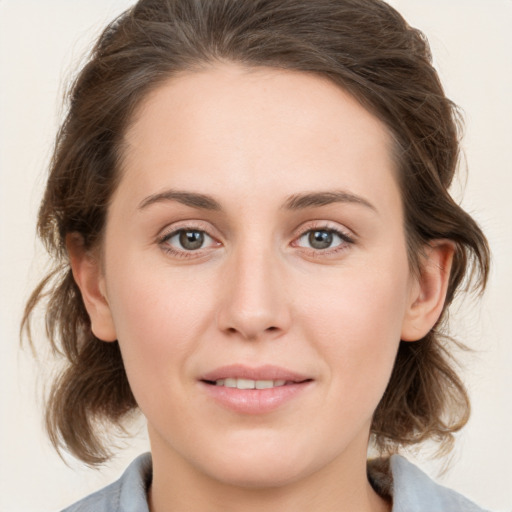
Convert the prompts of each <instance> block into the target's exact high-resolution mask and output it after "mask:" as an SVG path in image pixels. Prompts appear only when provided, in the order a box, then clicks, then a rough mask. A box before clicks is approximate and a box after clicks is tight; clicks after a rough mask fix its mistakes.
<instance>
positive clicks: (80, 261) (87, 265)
mask: <svg viewBox="0 0 512 512" xmlns="http://www.w3.org/2000/svg"><path fill="white" fill-rule="evenodd" d="M66 248H67V251H68V255H69V260H70V263H71V270H72V272H73V278H74V279H75V282H76V284H77V285H78V288H79V289H80V293H81V294H82V299H83V301H84V305H85V308H86V309H87V313H88V314H89V318H90V320H91V329H92V332H93V334H94V335H95V336H96V337H97V338H99V339H100V340H103V341H115V340H116V339H117V336H116V332H115V327H114V322H113V319H112V314H111V311H110V306H109V304H108V299H107V294H106V289H105V280H104V277H103V272H102V269H101V262H100V260H99V257H98V256H97V255H94V254H92V253H91V251H89V250H87V249H86V248H85V246H84V242H83V238H82V236H81V235H80V234H79V233H70V234H68V235H67V236H66Z"/></svg>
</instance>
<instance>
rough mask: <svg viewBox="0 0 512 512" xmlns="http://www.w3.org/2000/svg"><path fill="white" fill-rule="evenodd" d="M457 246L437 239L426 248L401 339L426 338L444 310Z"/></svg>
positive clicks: (413, 288) (413, 287)
mask: <svg viewBox="0 0 512 512" xmlns="http://www.w3.org/2000/svg"><path fill="white" fill-rule="evenodd" d="M454 252H455V246H454V244H453V242H451V241H449V240H433V241H431V242H430V243H429V245H428V246H426V248H425V254H424V256H423V257H422V259H421V268H420V270H419V275H417V276H416V277H414V279H415V282H414V283H413V285H412V287H411V295H410V298H409V304H408V305H407V311H406V314H405V317H404V322H403V325H402V335H401V339H402V340H403V341H417V340H420V339H421V338H423V337H425V336H426V335H427V334H428V332H429V331H430V330H431V329H432V327H434V325H435V324H436V322H437V321H438V320H439V317H440V316H441V313H442V311H443V307H444V303H445V299H446V292H447V290H448V283H449V279H450V271H451V266H452V261H453V255H454Z"/></svg>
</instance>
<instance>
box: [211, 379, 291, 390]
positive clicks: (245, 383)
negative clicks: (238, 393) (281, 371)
mask: <svg viewBox="0 0 512 512" xmlns="http://www.w3.org/2000/svg"><path fill="white" fill-rule="evenodd" d="M285 384H286V381H285V380H252V379H237V378H228V379H219V380H217V381H215V385H216V386H224V387H226V388H238V389H269V388H276V387H280V386H284V385H285Z"/></svg>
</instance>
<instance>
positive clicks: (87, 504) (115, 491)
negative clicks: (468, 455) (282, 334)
mask: <svg viewBox="0 0 512 512" xmlns="http://www.w3.org/2000/svg"><path fill="white" fill-rule="evenodd" d="M389 467H390V471H391V478H392V484H391V485H390V486H389V488H388V489H386V491H387V492H388V493H389V494H390V495H391V496H392V498H393V509H392V512H485V510H484V509H482V508H480V507H478V506H477V505H475V504H474V503H472V502H471V501H469V500H468V499H467V498H465V497H464V496H462V495H461V494H459V493H457V492H455V491H453V490H451V489H448V488H446V487H443V486H441V485H439V484H436V483H435V482H434V481H433V480H431V479H430V478H429V477H428V476H427V475H426V474H425V473H423V471H421V470H420V469H419V468H417V467H416V466H415V465H414V464H411V463H410V462H409V461H407V460H406V459H404V458H403V457H401V456H400V455H393V456H392V457H391V459H390V464H389ZM371 476H372V475H371V471H370V480H371ZM151 478H152V465H151V454H149V453H146V454H144V455H141V456H139V457H137V458H136V459H135V460H134V461H133V462H132V463H131V464H130V466H128V468H127V469H126V471H125V472H124V474H123V475H122V476H121V478H120V479H119V480H117V481H116V482H114V483H113V484H110V485H109V486H107V487H105V488H103V489H101V490H100V491H98V492H95V493H94V494H91V495H89V496H87V497H86V498H84V499H83V500H81V501H79V502H77V503H75V504H74V505H71V506H70V507H68V508H66V509H65V510H63V511H62V512H149V508H148V502H147V490H148V488H149V485H150V484H151Z"/></svg>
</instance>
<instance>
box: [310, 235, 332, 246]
mask: <svg viewBox="0 0 512 512" xmlns="http://www.w3.org/2000/svg"><path fill="white" fill-rule="evenodd" d="M309 243H310V245H311V247H313V248H314V249H327V248H328V247H330V246H331V245H332V233H330V232H329V231H311V233H309Z"/></svg>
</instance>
